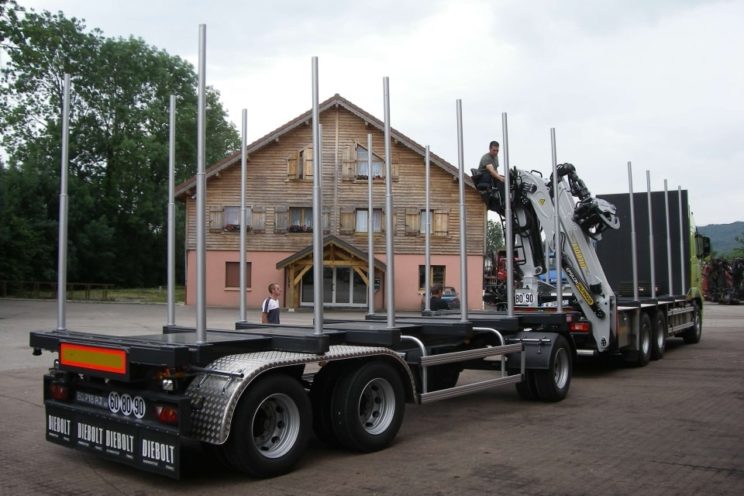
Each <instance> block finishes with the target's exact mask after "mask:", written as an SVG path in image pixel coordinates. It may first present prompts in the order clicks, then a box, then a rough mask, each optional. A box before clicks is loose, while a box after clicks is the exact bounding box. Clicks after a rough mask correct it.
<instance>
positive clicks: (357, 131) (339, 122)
mask: <svg viewBox="0 0 744 496" xmlns="http://www.w3.org/2000/svg"><path fill="white" fill-rule="evenodd" d="M320 124H321V125H322V126H323V145H322V185H323V199H322V204H323V215H322V218H323V228H324V235H325V236H333V237H334V239H336V240H339V241H340V242H339V243H336V244H333V249H332V250H331V252H330V253H328V254H326V256H325V258H326V260H327V263H328V264H344V263H346V262H348V264H347V266H348V267H350V268H351V270H353V271H355V272H356V273H358V275H359V276H360V277H361V280H363V281H364V284H367V282H368V281H369V278H368V275H367V274H366V271H367V267H366V263H362V260H364V259H365V258H366V252H367V232H366V220H365V219H366V209H367V188H368V185H367V176H366V174H367V173H368V171H367V170H366V164H367V159H366V153H367V150H366V146H367V135H368V134H372V153H373V156H374V160H373V162H374V163H375V165H374V166H373V170H372V175H373V178H374V179H373V204H374V205H373V208H374V210H375V211H376V212H375V215H376V216H377V218H376V219H375V221H376V222H375V226H374V227H378V226H381V229H380V230H379V232H376V233H375V234H374V253H375V255H376V258H377V259H378V260H385V258H386V257H385V253H384V252H385V233H384V226H385V223H384V220H383V221H382V222H380V219H381V218H382V216H383V215H384V213H385V212H384V206H385V179H384V177H382V176H384V164H380V162H383V160H382V159H381V158H380V157H384V141H383V140H384V134H383V123H382V122H381V121H379V120H378V119H376V118H375V117H374V116H372V115H370V114H368V113H366V112H365V111H363V110H362V109H360V108H358V107H356V106H355V105H353V104H352V103H351V102H349V101H348V100H346V99H344V98H342V97H340V96H339V95H335V96H334V97H332V98H330V99H329V100H327V101H325V102H323V103H322V104H321V107H320ZM392 137H393V144H392V179H393V183H392V189H393V214H394V223H393V225H394V230H395V232H394V251H395V254H396V260H397V258H398V256H400V255H407V256H414V257H416V256H420V257H421V264H423V263H424V262H423V253H424V235H423V234H422V228H421V222H422V215H423V214H422V212H423V210H424V206H425V185H424V179H425V167H424V163H425V162H424V148H423V147H422V146H421V145H419V144H417V143H415V142H413V141H411V140H410V139H409V138H407V137H406V136H405V135H402V134H401V133H399V132H397V131H393V132H392ZM312 156H313V153H312V126H311V117H310V112H306V113H305V114H303V115H301V116H299V117H298V118H296V119H294V120H292V121H290V122H289V123H287V124H285V125H284V126H282V127H281V128H279V129H277V130H276V131H274V132H272V133H270V134H269V135H267V136H265V137H263V138H261V139H259V140H258V141H256V142H255V143H253V144H251V145H249V146H248V165H247V177H246V190H247V194H246V197H247V201H246V203H247V206H248V208H249V211H248V213H249V214H250V220H249V222H248V224H249V225H250V228H249V233H248V235H247V252H248V253H249V254H254V255H255V254H265V255H266V256H267V257H268V258H264V259H263V260H264V264H265V263H266V260H271V261H273V260H275V259H276V263H275V264H274V267H271V268H270V270H269V273H267V275H266V277H263V276H262V275H261V274H262V270H263V269H264V267H256V266H254V267H253V268H252V277H253V279H254V284H252V287H253V288H256V287H258V288H259V290H260V291H259V292H258V293H259V295H258V296H256V297H253V296H249V300H248V301H249V302H250V304H252V305H254V306H258V305H259V304H260V297H259V296H264V295H263V291H264V290H263V288H262V286H263V284H262V283H263V282H265V281H269V282H271V281H270V280H271V279H272V278H273V277H275V276H276V271H277V270H280V271H282V270H283V271H284V273H283V277H282V281H277V282H280V283H282V282H283V283H284V285H285V291H284V293H285V301H284V305H285V306H286V307H290V308H295V307H298V306H300V297H299V291H298V284H299V283H300V280H301V277H302V274H304V273H306V272H307V271H308V270H309V269H308V264H307V259H300V260H298V261H297V262H296V263H293V264H291V265H289V266H283V265H280V264H279V261H281V260H284V259H287V258H288V257H292V255H293V254H296V253H298V252H301V251H302V250H306V249H307V248H308V247H309V246H310V245H311V244H312V231H311V229H312V228H314V227H315V226H311V224H312V190H313V177H312V174H313V168H312ZM431 164H432V166H431V174H430V175H431V199H430V208H431V211H432V213H431V217H432V237H431V253H432V254H433V255H436V256H444V257H447V266H448V267H449V266H450V265H451V266H452V270H449V268H448V271H447V274H448V275H447V279H448V280H447V281H446V284H447V285H450V286H459V275H458V277H457V278H455V277H454V273H455V272H457V273H458V274H459V268H457V267H455V266H456V265H457V264H458V263H459V258H458V257H457V256H458V255H459V247H460V241H459V239H460V238H459V195H458V182H457V178H458V170H457V169H456V168H455V167H453V166H452V165H451V164H449V163H447V162H446V161H444V160H442V159H441V158H439V157H437V156H436V155H433V154H432V158H431ZM378 176H379V177H378ZM207 181H208V182H207V201H206V213H207V216H206V217H207V219H208V222H209V226H208V228H207V234H206V249H207V253H208V257H209V254H210V253H213V252H225V251H227V252H233V253H234V254H235V256H236V257H239V253H238V252H239V242H240V241H239V238H240V236H239V232H237V231H238V226H236V225H235V224H237V222H239V221H237V219H238V217H237V215H238V214H239V206H240V153H239V152H236V153H235V154H234V155H232V156H230V157H228V158H226V159H225V160H223V161H221V162H219V163H217V164H215V165H213V166H211V167H210V168H209V169H208V171H207ZM194 192H195V178H192V179H190V180H189V181H186V182H184V183H182V184H181V185H179V186H178V187H177V196H178V198H179V199H181V200H182V201H184V202H185V204H186V213H187V222H186V249H187V253H190V252H193V250H194V249H195V242H196V229H195V208H196V202H195V199H194V198H193V195H194ZM465 203H466V206H465V208H466V215H467V219H466V220H467V247H468V258H469V259H470V258H471V257H474V258H475V259H477V260H480V262H479V263H478V264H477V266H482V255H483V252H484V242H485V231H486V225H485V223H486V210H485V206H484V205H483V203H482V202H481V200H480V197H479V195H478V193H477V191H476V190H475V189H474V188H473V185H472V183H471V182H470V180H469V179H467V180H466V194H465ZM338 246H347V247H353V248H355V249H356V250H358V251H359V253H358V256H352V257H350V256H349V254H348V253H346V254H343V256H346V257H347V259H346V262H344V259H343V258H340V259H339V258H338V257H339V256H341V255H342V254H341V253H340V251H344V250H343V249H341V250H340V251H339V249H338ZM346 251H348V250H346ZM362 255H363V257H362ZM272 257H273V258H272ZM407 258H408V257H407ZM450 259H451V260H450ZM188 260H189V258H187V263H188ZM236 260H237V258H236ZM309 260H310V263H311V262H312V255H311V256H310V258H309ZM471 262H472V260H469V266H470V265H473V264H472V263H471ZM324 266H330V265H326V264H324ZM397 267H398V265H397V263H396V268H397ZM212 270H214V269H212ZM267 270H268V268H267ZM192 272H193V270H191V271H188V273H187V274H191V273H192ZM450 274H453V276H450ZM468 277H469V279H470V282H469V284H468V286H469V288H471V287H472V288H474V289H476V291H477V293H476V298H475V299H474V298H472V297H471V301H470V302H469V306H470V307H473V308H477V307H479V305H480V302H479V300H480V294H481V292H480V289H482V288H481V281H482V269H480V271H478V272H477V273H471V274H469V275H468ZM264 279H265V280H264ZM383 279H384V278H383ZM396 279H397V278H396ZM473 281H474V282H473ZM417 283H418V281H416V284H415V285H416V286H418V284H417ZM186 285H187V303H193V301H192V296H193V295H194V294H195V291H193V290H192V288H195V281H193V280H192V279H191V278H190V276H189V275H187V282H186ZM397 285H398V283H397V282H396V301H398V295H399V294H400V293H401V291H405V292H406V294H407V297H406V298H401V301H407V300H410V301H407V304H404V305H402V306H400V309H406V308H405V307H411V306H412V303H411V302H413V301H418V300H419V299H420V296H419V295H418V287H416V288H413V286H411V288H400V290H399V288H398V287H397ZM412 288H413V289H412ZM224 290H226V288H220V287H208V288H207V303H208V304H210V305H219V306H225V305H227V306H231V305H232V302H231V300H230V298H231V296H230V295H228V297H227V298H221V297H220V292H223V291H224ZM411 291H414V292H415V293H416V294H415V295H413V296H412V295H411V294H410V293H411ZM232 298H233V299H234V296H232ZM377 300H378V302H379V303H382V299H381V298H377ZM237 303H238V301H236V302H235V303H234V304H235V305H237ZM408 309H410V308H408Z"/></svg>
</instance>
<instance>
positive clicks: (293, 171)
mask: <svg viewBox="0 0 744 496" xmlns="http://www.w3.org/2000/svg"><path fill="white" fill-rule="evenodd" d="M299 160H300V152H294V153H292V154H291V155H290V156H289V157H287V177H288V178H289V179H297V177H298V175H297V172H298V170H299V169H298V162H299Z"/></svg>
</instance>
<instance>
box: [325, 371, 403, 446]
mask: <svg viewBox="0 0 744 496" xmlns="http://www.w3.org/2000/svg"><path fill="white" fill-rule="evenodd" d="M332 404H333V413H332V415H333V430H334V432H335V433H336V437H337V438H338V441H339V443H340V444H341V445H342V446H344V447H345V448H347V449H350V450H353V451H362V452H370V451H378V450H381V449H383V448H386V447H387V446H388V445H390V443H391V442H393V439H395V436H396V434H398V430H399V429H400V424H401V423H402V422H403V413H404V412H405V393H404V391H403V383H402V382H401V379H400V376H399V375H398V373H397V371H396V370H395V369H394V368H393V366H392V365H390V364H387V363H385V362H381V361H371V362H367V363H365V364H364V365H362V366H361V367H359V368H358V369H356V370H354V371H353V372H352V373H349V374H347V375H346V376H345V377H343V378H342V379H341V380H340V381H339V382H338V384H337V385H336V388H335V389H334V392H333V401H332Z"/></svg>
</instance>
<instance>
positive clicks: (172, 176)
mask: <svg viewBox="0 0 744 496" xmlns="http://www.w3.org/2000/svg"><path fill="white" fill-rule="evenodd" d="M168 131H169V133H168V134H169V136H168V315H167V317H168V318H167V320H168V325H169V326H172V325H175V324H176V303H175V301H176V200H175V188H176V186H175V185H176V95H171V96H170V119H169V129H168Z"/></svg>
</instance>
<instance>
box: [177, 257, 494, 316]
mask: <svg viewBox="0 0 744 496" xmlns="http://www.w3.org/2000/svg"><path fill="white" fill-rule="evenodd" d="M287 256H288V254H287V253H277V252H253V253H249V254H248V256H247V261H248V262H251V271H252V272H251V287H250V288H248V291H247V295H246V305H247V307H248V308H259V307H260V305H261V302H262V301H263V299H264V298H266V295H267V286H268V285H269V283H271V282H277V283H279V284H280V285H281V286H282V299H283V301H282V306H285V307H286V301H285V300H284V296H285V295H286V292H287V291H286V289H287V288H286V285H285V282H286V281H285V275H284V270H277V269H276V264H277V262H279V261H280V260H283V259H284V258H286V257H287ZM376 258H378V259H379V260H381V261H383V262H385V263H387V260H386V257H385V256H384V255H381V256H378V257H376ZM239 261H240V253H239V252H237V251H208V252H207V280H206V285H207V305H208V306H212V307H235V308H237V307H238V306H239V305H240V300H239V290H238V289H237V288H235V289H232V288H230V289H226V288H225V262H239ZM186 263H187V280H186V304H187V305H193V304H196V252H195V251H193V250H189V251H188V254H187V258H186ZM423 264H424V259H423V257H422V256H421V255H398V256H397V257H395V308H396V310H398V311H420V309H421V294H420V293H419V287H418V280H419V275H418V267H419V265H423ZM431 264H432V265H444V266H446V271H445V278H446V280H445V285H447V286H452V287H454V288H455V289H457V292H458V293H462V291H461V289H460V257H459V256H455V255H432V257H431ZM467 268H468V309H470V310H478V309H481V308H482V301H483V299H482V294H483V289H482V288H483V262H482V257H480V256H469V257H468V261H467ZM384 288H385V277H384V276H383V277H382V290H381V291H378V292H377V293H376V294H375V309H376V311H378V312H382V311H384V310H385V307H384V305H385V296H384V295H385V293H384Z"/></svg>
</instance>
